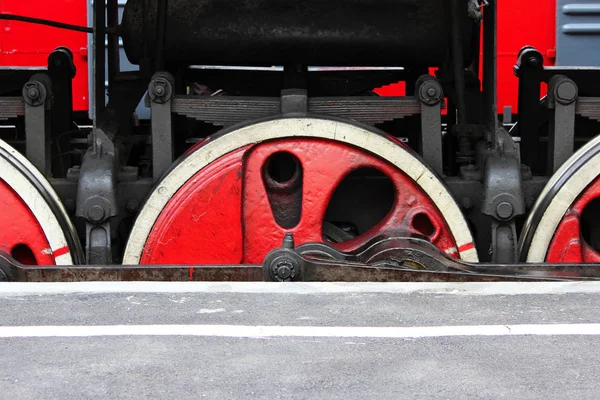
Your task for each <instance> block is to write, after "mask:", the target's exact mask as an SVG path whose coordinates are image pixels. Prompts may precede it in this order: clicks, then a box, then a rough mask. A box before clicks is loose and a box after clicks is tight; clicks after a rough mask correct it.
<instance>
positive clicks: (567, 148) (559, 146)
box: [548, 75, 579, 175]
mask: <svg viewBox="0 0 600 400" xmlns="http://www.w3.org/2000/svg"><path fill="white" fill-rule="evenodd" d="M578 92H579V91H578V88H577V85H576V84H575V82H573V81H572V80H571V79H569V78H567V77H566V76H563V75H556V76H553V77H552V79H551V80H550V83H549V86H548V100H549V105H550V106H551V107H552V106H553V107H554V118H553V119H552V120H551V124H550V130H549V132H548V173H549V175H552V174H553V173H554V172H556V171H557V170H558V168H560V166H561V165H562V164H564V162H565V161H567V159H568V158H569V157H571V155H573V149H574V145H575V106H576V100H577V96H578Z"/></svg>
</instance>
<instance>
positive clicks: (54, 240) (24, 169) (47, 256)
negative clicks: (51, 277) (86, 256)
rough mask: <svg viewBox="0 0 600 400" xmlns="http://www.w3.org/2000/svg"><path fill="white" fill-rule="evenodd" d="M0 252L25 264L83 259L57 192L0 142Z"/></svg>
mask: <svg viewBox="0 0 600 400" xmlns="http://www.w3.org/2000/svg"><path fill="white" fill-rule="evenodd" d="M0 210H1V212H0V227H1V229H0V251H2V252H5V253H6V254H8V255H10V256H12V257H13V258H14V259H15V260H17V261H18V262H20V263H22V264H27V265H69V264H74V263H79V262H81V261H82V260H83V257H82V252H81V247H80V245H79V242H78V240H79V239H78V238H77V235H76V233H75V231H74V229H73V227H72V225H71V224H70V222H69V219H68V216H67V215H66V212H65V211H64V209H63V208H62V206H61V203H60V200H59V199H58V197H57V195H56V193H54V191H53V190H52V188H51V187H50V184H49V183H48V182H47V181H46V180H45V178H44V177H43V176H42V175H41V174H40V173H39V172H38V171H37V170H36V169H35V167H34V166H33V165H31V163H29V161H27V159H25V158H24V157H23V156H22V155H20V154H19V153H18V152H17V151H16V150H14V149H13V148H11V147H10V146H9V145H8V144H6V143H5V142H3V141H0Z"/></svg>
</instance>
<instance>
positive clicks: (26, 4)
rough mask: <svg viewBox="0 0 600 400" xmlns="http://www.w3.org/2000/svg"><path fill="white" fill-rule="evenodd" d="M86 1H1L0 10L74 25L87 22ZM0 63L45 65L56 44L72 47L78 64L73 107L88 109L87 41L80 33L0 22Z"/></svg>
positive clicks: (74, 81) (4, 64)
mask: <svg viewBox="0 0 600 400" xmlns="http://www.w3.org/2000/svg"><path fill="white" fill-rule="evenodd" d="M87 6H88V5H87V0H54V1H47V0H26V1H23V0H0V11H1V12H2V13H4V14H15V15H26V16H28V17H34V18H44V19H50V20H55V21H60V22H65V23H69V24H75V25H84V26H85V25H87V24H88V21H87ZM0 23H1V24H2V25H1V26H2V29H1V30H0V43H1V46H2V51H1V52H0V65H1V66H6V67H13V66H26V67H36V66H46V65H48V55H49V54H50V53H51V52H52V51H53V50H54V49H56V48H57V47H60V46H64V47H68V48H69V49H71V51H72V52H73V59H74V61H75V66H76V67H77V75H76V77H75V79H74V80H73V108H74V109H75V111H85V110H87V109H88V108H89V98H88V91H89V89H88V61H87V55H88V41H87V35H86V34H85V33H80V32H72V31H66V30H62V29H55V28H51V27H47V26H42V25H31V24H26V23H23V22H15V21H0Z"/></svg>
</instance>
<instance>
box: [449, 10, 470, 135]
mask: <svg viewBox="0 0 600 400" xmlns="http://www.w3.org/2000/svg"><path fill="white" fill-rule="evenodd" d="M459 3H460V4H461V5H462V6H463V7H465V4H464V2H463V1H460V2H459V0H453V1H452V2H451V3H450V18H451V20H452V21H450V26H451V27H452V28H451V29H452V31H451V38H452V44H451V48H452V72H453V73H454V88H455V90H456V103H457V104H456V109H457V114H458V123H459V124H464V123H465V122H466V116H467V107H466V103H465V69H464V66H463V46H462V41H461V40H462V34H461V29H460V23H461V19H460V15H461V14H460V12H459ZM463 11H466V10H463Z"/></svg>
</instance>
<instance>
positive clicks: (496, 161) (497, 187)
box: [481, 128, 525, 263]
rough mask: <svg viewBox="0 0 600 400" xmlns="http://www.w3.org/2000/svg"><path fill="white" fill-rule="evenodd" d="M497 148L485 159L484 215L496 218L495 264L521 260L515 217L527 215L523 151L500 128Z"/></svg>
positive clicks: (497, 136) (493, 226)
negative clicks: (522, 177)
mask: <svg viewBox="0 0 600 400" xmlns="http://www.w3.org/2000/svg"><path fill="white" fill-rule="evenodd" d="M495 137H496V147H495V148H494V149H493V152H492V153H491V154H489V155H487V157H486V158H485V172H484V175H483V204H482V208H481V212H482V213H483V214H485V215H489V216H491V217H492V243H491V249H490V251H491V253H492V262H496V263H511V262H516V260H517V249H518V237H517V230H516V225H515V217H517V216H519V215H523V214H524V213H525V198H524V195H523V187H522V181H521V163H520V161H519V158H518V155H519V149H518V146H517V145H516V143H515V142H514V141H513V140H512V137H511V136H510V135H509V134H508V132H506V130H504V129H503V128H499V129H497V131H496V135H495Z"/></svg>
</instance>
